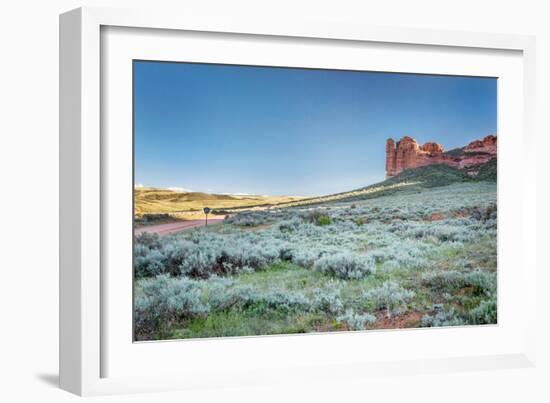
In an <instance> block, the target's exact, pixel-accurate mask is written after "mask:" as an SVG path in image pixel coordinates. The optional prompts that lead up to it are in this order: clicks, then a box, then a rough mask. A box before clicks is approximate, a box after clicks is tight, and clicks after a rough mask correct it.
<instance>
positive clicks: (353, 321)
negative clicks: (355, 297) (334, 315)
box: [338, 309, 376, 330]
mask: <svg viewBox="0 0 550 403" xmlns="http://www.w3.org/2000/svg"><path fill="white" fill-rule="evenodd" d="M338 322H341V323H345V324H347V325H348V326H349V328H350V329H352V330H364V329H365V326H366V325H372V324H373V323H374V322H376V316H374V315H371V314H370V313H365V314H358V313H355V312H354V311H353V310H352V309H348V310H347V311H346V313H345V314H344V315H342V316H339V317H338Z"/></svg>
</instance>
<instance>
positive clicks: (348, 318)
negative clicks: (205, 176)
mask: <svg viewBox="0 0 550 403" xmlns="http://www.w3.org/2000/svg"><path fill="white" fill-rule="evenodd" d="M434 169H435V168H429V169H426V170H424V173H423V175H424V176H423V179H422V180H423V182H415V181H414V178H413V177H410V178H409V177H407V176H406V175H405V176H402V177H401V179H400V180H401V181H403V180H405V182H401V183H404V184H405V185H403V186H398V183H397V180H393V181H386V182H383V183H385V185H386V186H385V187H382V188H380V187H379V188H377V189H378V190H376V191H371V190H369V189H373V188H365V189H361V190H358V191H356V192H355V193H354V194H346V195H343V196H341V197H331V198H325V199H323V198H319V199H316V200H310V201H308V202H304V201H300V200H285V201H284V202H287V204H283V205H280V206H275V207H274V208H271V209H266V210H258V211H242V212H238V213H236V214H232V215H230V216H228V217H227V218H226V219H225V220H224V221H223V222H220V223H216V224H213V225H209V226H207V227H200V228H193V229H192V230H188V231H183V232H180V233H177V234H172V235H169V236H165V237H160V236H158V235H157V234H154V233H143V234H140V235H139V236H136V237H135V244H134V303H135V305H134V320H135V335H134V336H135V339H136V340H161V339H180V338H202V337H219V336H248V335H268V334H294V333H311V332H327V331H330V332H335V331H348V330H369V329H393V328H412V327H435V326H459V325H478V324H494V323H496V321H497V299H496V289H497V207H496V206H497V204H496V203H497V188H496V182H495V181H491V180H489V181H473V180H468V178H465V177H460V178H458V179H457V178H454V177H453V179H452V180H448V179H449V178H448V176H449V175H451V174H452V175H456V174H455V173H454V172H451V171H443V172H441V171H438V172H435V171H433V170H434ZM430 170H432V171H433V172H435V173H436V174H437V175H433V176H432V177H430V176H429V175H430V172H432V171H430ZM457 172H458V171H457ZM407 175H408V174H407ZM403 178H404V179H403ZM430 178H431V179H430ZM442 178H443V179H444V181H443V182H442V180H443V179H442ZM445 180H447V182H445ZM419 183H422V184H423V185H422V186H421V185H419ZM445 183H449V184H445ZM373 193H376V194H375V195H374V196H376V197H374V196H373ZM280 202H281V201H280ZM179 207H181V206H180V205H178V208H179ZM139 208H140V209H141V211H144V210H146V209H148V208H149V207H146V206H145V205H144V204H141V205H140V207H139ZM155 208H156V207H155ZM151 209H153V208H152V207H151ZM174 209H176V208H174Z"/></svg>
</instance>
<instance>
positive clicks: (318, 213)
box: [302, 209, 332, 226]
mask: <svg viewBox="0 0 550 403" xmlns="http://www.w3.org/2000/svg"><path fill="white" fill-rule="evenodd" d="M302 218H303V219H304V221H306V222H309V223H312V224H316V225H320V226H323V225H330V224H331V223H332V218H331V217H330V215H328V214H327V213H325V212H323V211H322V210H319V209H316V210H311V211H307V212H305V213H303V214H302Z"/></svg>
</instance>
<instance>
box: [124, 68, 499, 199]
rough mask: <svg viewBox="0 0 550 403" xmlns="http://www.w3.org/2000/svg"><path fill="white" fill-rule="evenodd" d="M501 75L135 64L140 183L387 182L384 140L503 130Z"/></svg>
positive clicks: (454, 142)
mask: <svg viewBox="0 0 550 403" xmlns="http://www.w3.org/2000/svg"><path fill="white" fill-rule="evenodd" d="M496 87H497V80H496V79H492V78H472V77H451V76H432V75H416V74H394V73H376V72H352V71H335V70H311V69H294V68H292V69H291V68H271V67H252V66H226V65H209V64H190V63H164V62H146V61H135V62H134V135H135V178H134V179H135V183H136V184H142V185H144V186H153V187H182V188H186V189H191V190H194V191H205V192H214V193H249V194H260V195H304V196H309V195H322V194H331V193H336V192H342V191H346V190H351V189H355V188H358V187H362V186H366V185H369V184H371V183H375V182H378V181H381V180H383V179H384V176H385V167H384V165H385V146H386V139H387V138H388V137H393V138H394V139H395V140H398V139H399V138H401V137H402V136H404V135H409V136H412V137H414V138H415V139H416V140H417V141H418V142H419V143H420V144H422V143H424V142H426V141H436V142H438V143H441V144H442V145H443V146H444V147H445V149H447V150H449V149H452V148H455V147H462V146H464V145H466V144H467V143H468V142H470V141H472V140H475V139H477V138H480V137H483V136H485V135H487V134H490V133H496V124H497V119H496V113H497V112H496V91H497V89H496Z"/></svg>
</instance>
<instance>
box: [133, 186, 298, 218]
mask: <svg viewBox="0 0 550 403" xmlns="http://www.w3.org/2000/svg"><path fill="white" fill-rule="evenodd" d="M134 197H135V214H136V215H137V216H140V215H143V214H147V213H175V212H180V211H199V212H200V211H202V209H203V208H204V207H210V208H211V209H224V208H236V207H245V206H258V205H265V204H278V203H281V202H289V201H296V200H302V199H303V197H299V196H256V195H225V194H210V193H203V192H178V191H174V190H169V189H156V188H136V189H134Z"/></svg>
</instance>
